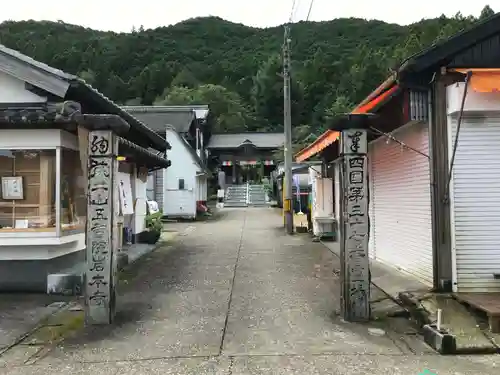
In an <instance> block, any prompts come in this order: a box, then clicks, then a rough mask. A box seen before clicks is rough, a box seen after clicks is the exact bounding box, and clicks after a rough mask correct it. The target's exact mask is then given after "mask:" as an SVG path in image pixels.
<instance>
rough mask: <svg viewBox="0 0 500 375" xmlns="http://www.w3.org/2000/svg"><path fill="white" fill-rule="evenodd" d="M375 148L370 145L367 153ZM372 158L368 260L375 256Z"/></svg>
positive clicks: (369, 161) (371, 164) (369, 181)
mask: <svg viewBox="0 0 500 375" xmlns="http://www.w3.org/2000/svg"><path fill="white" fill-rule="evenodd" d="M374 147H375V145H373V144H370V145H369V146H368V150H369V151H368V152H369V153H370V152H371V150H373V148H374ZM372 159H373V158H372V157H370V156H369V157H368V188H369V190H368V193H369V198H370V202H369V205H368V212H369V215H370V238H369V239H368V255H369V256H370V258H373V259H374V258H376V256H375V255H376V254H375V214H374V212H373V210H374V207H375V206H374V202H375V200H374V199H373V178H372V176H373V160H372Z"/></svg>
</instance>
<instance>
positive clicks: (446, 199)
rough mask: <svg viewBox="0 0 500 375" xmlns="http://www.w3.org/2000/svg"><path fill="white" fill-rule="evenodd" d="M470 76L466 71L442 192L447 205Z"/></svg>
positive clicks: (470, 73)
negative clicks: (444, 187)
mask: <svg viewBox="0 0 500 375" xmlns="http://www.w3.org/2000/svg"><path fill="white" fill-rule="evenodd" d="M471 76H472V72H471V71H468V72H467V75H466V76H465V86H464V93H463V95H462V103H461V104H460V112H459V113H458V120H457V131H456V134H455V141H454V143H453V152H452V154H451V161H450V167H449V170H448V180H447V181H446V190H445V191H444V193H445V196H444V202H445V203H449V201H450V183H451V178H452V176H453V165H454V164H455V155H456V153H457V147H458V136H459V134H460V126H461V125H462V118H463V114H464V107H465V99H466V98H467V91H468V88H469V82H470V77H471Z"/></svg>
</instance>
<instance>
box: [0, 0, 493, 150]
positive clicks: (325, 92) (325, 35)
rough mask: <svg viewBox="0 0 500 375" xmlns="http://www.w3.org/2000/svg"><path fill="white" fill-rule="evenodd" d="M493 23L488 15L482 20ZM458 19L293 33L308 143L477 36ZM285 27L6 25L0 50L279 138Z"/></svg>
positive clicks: (321, 25)
mask: <svg viewBox="0 0 500 375" xmlns="http://www.w3.org/2000/svg"><path fill="white" fill-rule="evenodd" d="M491 14H493V11H492V10H491V8H489V7H485V9H484V10H483V13H482V14H481V18H482V17H487V16H489V15H491ZM475 21H477V19H476V18H474V17H472V16H469V17H464V16H463V15H461V14H460V13H458V14H457V15H456V16H455V17H453V18H446V17H444V16H442V17H440V18H436V19H430V20H424V21H421V22H419V23H416V24H413V25H410V26H400V25H396V24H387V23H384V22H381V21H366V20H362V19H354V18H351V19H337V20H333V21H329V22H299V23H297V24H294V25H292V29H291V30H292V60H293V63H292V95H293V105H292V111H293V113H292V115H293V125H294V129H295V132H294V133H295V134H294V138H296V140H297V141H299V142H300V140H301V139H303V138H305V137H307V136H308V135H310V134H311V133H312V134H314V135H317V134H319V133H320V132H321V131H322V130H323V124H324V119H325V117H328V116H332V115H334V114H335V113H338V112H343V111H346V110H348V109H349V108H351V107H352V106H353V105H354V104H356V103H357V102H359V101H361V100H362V99H363V98H364V97H365V96H366V95H367V94H368V93H369V92H371V91H372V90H373V89H374V88H375V87H376V86H377V85H378V84H379V83H380V82H381V81H383V80H384V79H385V78H386V77H387V76H388V75H389V74H390V71H391V68H392V67H395V66H396V65H397V64H398V63H400V62H401V61H402V60H404V58H406V57H408V56H410V55H411V54H413V53H415V52H417V51H419V50H420V49H422V48H425V47H427V46H429V45H431V44H432V43H435V42H437V41H439V40H441V39H444V38H447V37H448V36H450V35H452V34H454V33H456V32H457V31H459V30H460V29H463V28H467V27H470V26H471V25H472V24H473V22H475ZM282 41H283V28H282V27H275V28H268V29H257V28H251V27H247V26H244V25H241V24H235V23H231V22H228V21H225V20H222V19H220V18H215V17H210V18H197V19H191V20H187V21H185V22H181V23H179V24H176V25H173V26H169V27H162V28H157V29H154V30H143V29H142V28H140V29H139V30H132V31H131V32H130V33H112V32H101V31H96V30H91V29H87V28H83V27H80V26H74V25H69V24H65V23H62V22H58V23H54V22H35V21H27V22H4V23H2V24H0V42H1V43H2V44H4V45H6V46H8V47H10V48H14V49H17V50H19V51H21V52H22V53H25V54H27V55H30V56H32V57H33V58H35V59H37V60H40V61H43V62H45V63H47V64H49V65H52V66H54V67H57V68H60V69H62V70H64V71H67V72H69V73H74V74H78V75H80V76H81V77H82V78H84V79H85V80H86V81H87V82H89V83H90V84H92V85H93V86H94V87H96V88H97V89H99V90H100V91H102V92H103V93H104V94H105V95H107V96H109V97H110V98H112V99H113V100H115V101H116V102H118V103H123V104H125V103H127V104H153V103H162V104H166V103H168V104H189V103H193V104H207V103H208V104H210V105H211V107H212V111H213V112H214V113H215V118H216V126H217V130H219V131H238V130H243V129H246V130H257V129H259V130H269V131H272V130H281V129H282V124H281V123H282V118H283V114H282V104H283V98H282V79H281V78H280V76H279V73H280V70H281V59H280V49H281V45H282Z"/></svg>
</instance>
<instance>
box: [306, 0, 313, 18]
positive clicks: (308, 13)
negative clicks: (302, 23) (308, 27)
mask: <svg viewBox="0 0 500 375" xmlns="http://www.w3.org/2000/svg"><path fill="white" fill-rule="evenodd" d="M313 5H314V0H311V4H309V11H308V12H307V18H306V22H307V21H309V16H310V15H311V10H312V8H313Z"/></svg>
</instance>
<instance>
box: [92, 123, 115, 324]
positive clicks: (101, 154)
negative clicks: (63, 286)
mask: <svg viewBox="0 0 500 375" xmlns="http://www.w3.org/2000/svg"><path fill="white" fill-rule="evenodd" d="M116 149H117V143H116V141H115V138H114V136H113V133H112V132H111V131H93V132H91V133H90V134H89V138H88V192H87V197H88V198H87V199H88V208H87V250H86V272H85V321H86V323H87V324H110V323H111V322H112V321H113V317H114V310H115V286H114V281H115V278H116V269H115V268H116V262H115V261H114V254H113V252H114V249H115V246H116V243H115V242H116V235H117V233H116V230H115V229H114V227H115V226H116V225H117V209H118V206H117V202H116V201H117V200H118V199H117V198H118V196H117V194H118V189H117V186H115V185H116V178H117V176H116V174H117V169H118V168H117V163H118V162H117V160H116V151H117V150H116ZM118 202H119V201H118Z"/></svg>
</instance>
